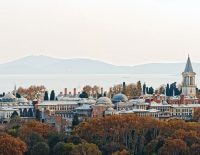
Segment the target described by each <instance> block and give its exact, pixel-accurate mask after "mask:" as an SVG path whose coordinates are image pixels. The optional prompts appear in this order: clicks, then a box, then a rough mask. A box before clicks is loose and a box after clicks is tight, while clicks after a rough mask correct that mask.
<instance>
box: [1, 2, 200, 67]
mask: <svg viewBox="0 0 200 155" xmlns="http://www.w3.org/2000/svg"><path fill="white" fill-rule="evenodd" d="M199 8H200V1H199V0H192V1H189V0H0V63H4V62H8V61H11V60H15V59H17V58H20V57H24V56H28V55H40V54H41V55H47V56H51V57H57V58H66V59H67V58H92V59H98V60H103V61H105V62H109V63H112V64H116V65H135V64H142V63H148V62H185V61H186V59H187V55H188V54H190V56H191V58H192V60H193V61H200V54H199V52H200V9H199Z"/></svg>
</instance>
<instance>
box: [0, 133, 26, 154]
mask: <svg viewBox="0 0 200 155" xmlns="http://www.w3.org/2000/svg"><path fill="white" fill-rule="evenodd" d="M26 148H27V146H26V144H25V143H24V142H23V141H22V140H20V139H19V138H13V137H11V136H10V135H2V136H0V154H2V155H23V154H24V153H25V152H26Z"/></svg>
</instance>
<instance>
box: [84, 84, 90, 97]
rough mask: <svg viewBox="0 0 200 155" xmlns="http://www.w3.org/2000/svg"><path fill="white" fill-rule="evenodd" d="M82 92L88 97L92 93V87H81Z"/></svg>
mask: <svg viewBox="0 0 200 155" xmlns="http://www.w3.org/2000/svg"><path fill="white" fill-rule="evenodd" d="M83 92H85V93H86V94H88V95H89V96H90V95H91V92H92V87H91V86H89V85H86V86H84V87H83Z"/></svg>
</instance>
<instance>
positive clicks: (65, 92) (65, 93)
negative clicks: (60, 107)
mask: <svg viewBox="0 0 200 155" xmlns="http://www.w3.org/2000/svg"><path fill="white" fill-rule="evenodd" d="M64 95H65V96H66V95H67V88H65V91H64Z"/></svg>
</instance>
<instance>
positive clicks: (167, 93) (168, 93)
mask: <svg viewBox="0 0 200 155" xmlns="http://www.w3.org/2000/svg"><path fill="white" fill-rule="evenodd" d="M165 91H166V95H167V96H170V90H169V84H167V88H166V90H165Z"/></svg>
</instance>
